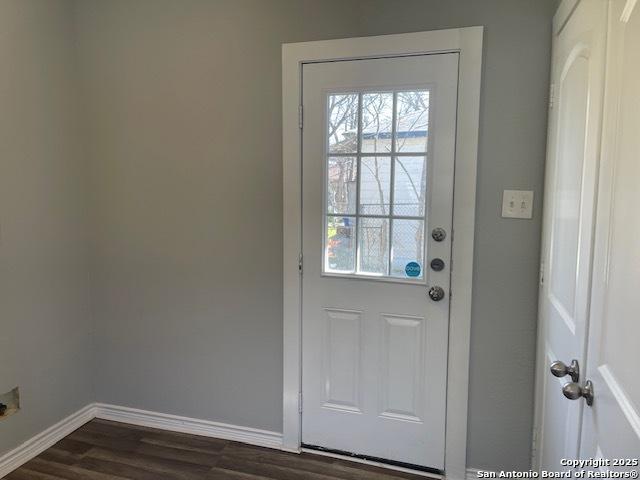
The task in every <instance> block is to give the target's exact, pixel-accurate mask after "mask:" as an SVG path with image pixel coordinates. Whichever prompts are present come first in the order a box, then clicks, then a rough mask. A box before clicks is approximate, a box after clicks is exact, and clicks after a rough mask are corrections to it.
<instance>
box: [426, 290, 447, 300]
mask: <svg viewBox="0 0 640 480" xmlns="http://www.w3.org/2000/svg"><path fill="white" fill-rule="evenodd" d="M429 298H431V300H433V301H434V302H439V301H440V300H442V299H443V298H444V289H443V288H442V287H431V288H430V289H429Z"/></svg>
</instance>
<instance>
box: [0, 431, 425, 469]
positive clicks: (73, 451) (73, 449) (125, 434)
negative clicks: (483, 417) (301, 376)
mask: <svg viewBox="0 0 640 480" xmlns="http://www.w3.org/2000/svg"><path fill="white" fill-rule="evenodd" d="M5 478H6V479H7V480H61V479H63V480H81V479H82V480H84V479H86V480H124V479H131V480H165V479H166V480H223V479H224V480H226V479H229V480H267V479H269V480H336V479H340V480H400V479H414V480H418V479H420V480H424V479H425V477H422V476H417V475H410V474H405V473H401V472H395V471H393V470H387V469H382V468H377V467H371V466H368V465H363V464H359V463H353V462H348V461H343V460H337V459H333V458H330V457H324V456H319V455H312V454H301V455H296V454H293V453H286V452H281V451H278V450H272V449H267V448H261V447H254V446H250V445H246V444H242V443H237V442H229V441H226V440H219V439H214V438H207V437H198V436H194V435H187V434H182V433H173V432H166V431H163V430H155V429H152V428H145V427H136V426H133V425H127V424H123V423H115V422H108V421H105V420H93V421H91V422H89V423H87V424H86V425H84V426H83V427H81V428H79V429H78V430H76V431H75V432H73V433H72V434H71V435H69V436H68V437H66V438H64V439H63V440H61V441H60V442H58V443H57V444H56V445H54V446H53V447H51V448H50V449H48V450H46V451H45V452H43V453H42V454H41V455H39V456H38V457H36V458H34V459H33V460H31V461H30V462H28V463H26V464H25V465H23V466H22V467H20V468H19V469H18V470H16V471H14V472H13V473H10V474H9V475H8V476H6V477H5Z"/></svg>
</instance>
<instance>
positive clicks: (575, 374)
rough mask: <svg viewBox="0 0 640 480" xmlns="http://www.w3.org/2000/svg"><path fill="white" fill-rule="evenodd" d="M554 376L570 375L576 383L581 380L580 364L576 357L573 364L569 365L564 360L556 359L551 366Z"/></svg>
mask: <svg viewBox="0 0 640 480" xmlns="http://www.w3.org/2000/svg"><path fill="white" fill-rule="evenodd" d="M549 370H551V373H552V374H553V376H554V377H558V378H562V377H564V376H565V375H569V376H570V377H571V380H573V382H574V383H577V382H579V381H580V364H579V363H578V361H577V360H576V359H573V360H571V365H569V366H567V365H565V363H564V362H561V361H560V360H556V361H555V362H553V363H552V364H551V366H550V367H549Z"/></svg>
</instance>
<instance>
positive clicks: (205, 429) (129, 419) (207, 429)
mask: <svg viewBox="0 0 640 480" xmlns="http://www.w3.org/2000/svg"><path fill="white" fill-rule="evenodd" d="M96 418H102V419H104V420H112V421H114V422H122V423H129V424H131V425H139V426H142V427H151V428H158V429H161V430H170V431H172V432H182V433H190V434H192V435H201V436H205V437H213V438H222V439H225V440H233V441H236V442H243V443H249V444H251V445H259V446H261V447H268V448H276V449H279V450H280V449H282V434H281V433H278V432H271V431H268V430H260V429H257V428H250V427H240V426H237V425H229V424H227V423H219V422H212V421H210V420H198V419H195V418H189V417H180V416H177V415H169V414H167V413H158V412H150V411H148V410H139V409H137V408H129V407H119V406H116V405H106V404H103V403H98V404H96Z"/></svg>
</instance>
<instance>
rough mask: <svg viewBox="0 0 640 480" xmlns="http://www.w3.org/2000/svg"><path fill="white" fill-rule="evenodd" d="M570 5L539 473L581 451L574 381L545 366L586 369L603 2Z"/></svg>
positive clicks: (546, 288) (555, 99) (555, 174)
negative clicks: (571, 393)
mask: <svg viewBox="0 0 640 480" xmlns="http://www.w3.org/2000/svg"><path fill="white" fill-rule="evenodd" d="M575 4H576V2H575V1H565V2H563V4H562V5H561V6H560V9H559V10H558V13H557V14H556V17H555V18H554V39H553V60H552V91H553V93H552V99H551V102H552V105H551V109H550V119H549V121H550V124H549V143H548V155H547V178H546V185H545V201H544V203H545V214H544V236H543V253H542V277H541V278H542V285H541V289H540V321H541V330H540V339H541V341H540V346H539V356H538V359H539V360H538V362H539V374H538V388H537V391H538V400H537V401H538V408H539V410H538V418H539V426H540V431H539V440H538V451H537V452H536V458H537V466H538V467H540V468H542V469H545V470H558V469H559V468H560V460H561V459H563V458H576V457H577V455H578V452H579V450H578V448H579V442H580V424H581V416H582V408H583V404H582V402H572V401H570V400H568V399H567V398H565V396H564V395H563V390H562V389H563V386H564V385H565V384H566V383H568V382H572V379H571V377H570V375H565V376H563V377H556V376H554V375H552V374H551V372H550V366H551V364H552V363H553V362H555V361H558V360H559V361H562V362H563V363H564V364H565V365H566V366H567V367H570V365H571V362H572V361H574V360H575V361H576V362H577V363H578V364H579V367H580V368H582V369H584V367H585V366H586V365H585V353H586V352H585V351H586V339H587V332H588V314H589V298H590V297H589V292H590V282H591V259H592V251H593V248H592V246H593V233H592V232H593V226H594V217H595V205H596V202H595V200H596V188H597V187H596V185H597V175H598V159H599V148H600V136H601V127H600V126H601V112H602V96H603V76H604V56H605V52H604V49H605V39H606V14H607V10H606V2H605V1H602V0H581V1H579V3H577V7H575V9H572V7H573V6H574V5H575ZM567 7H569V8H567ZM556 367H561V366H560V365H558V364H556ZM560 370H561V369H558V368H557V369H556V373H557V374H561V373H562V372H561V371H560ZM583 375H584V373H583V372H580V378H579V379H578V378H577V377H576V380H577V381H579V382H581V381H582V379H583Z"/></svg>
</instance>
